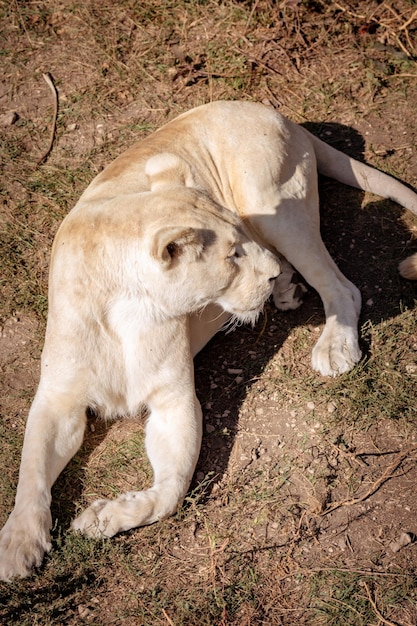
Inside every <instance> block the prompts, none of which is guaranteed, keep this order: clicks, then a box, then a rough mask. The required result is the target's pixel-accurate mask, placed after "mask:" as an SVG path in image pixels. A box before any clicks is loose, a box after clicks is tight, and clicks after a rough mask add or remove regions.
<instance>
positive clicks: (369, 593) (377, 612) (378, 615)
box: [363, 581, 397, 626]
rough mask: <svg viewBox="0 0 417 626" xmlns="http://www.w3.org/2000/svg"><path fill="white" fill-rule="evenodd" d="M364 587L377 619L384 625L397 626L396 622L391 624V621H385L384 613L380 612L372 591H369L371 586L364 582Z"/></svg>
mask: <svg viewBox="0 0 417 626" xmlns="http://www.w3.org/2000/svg"><path fill="white" fill-rule="evenodd" d="M363 586H364V587H365V589H366V593H367V594H368V598H369V602H370V603H371V606H372V608H373V610H374V613H375V615H376V616H377V618H378V619H379V621H380V622H382V623H383V624H386V626H397V625H396V624H394V622H390V621H389V620H387V619H385V617H384V616H383V615H382V613H381V612H380V611H379V609H378V607H377V605H376V602H375V600H374V599H373V597H372V594H371V591H370V589H369V586H368V585H367V584H366V582H365V581H363Z"/></svg>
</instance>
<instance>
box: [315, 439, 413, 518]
mask: <svg viewBox="0 0 417 626" xmlns="http://www.w3.org/2000/svg"><path fill="white" fill-rule="evenodd" d="M415 450H417V446H413V447H412V448H410V449H408V450H407V451H406V452H403V453H402V454H401V455H400V456H399V458H398V459H397V460H396V461H395V462H394V463H392V464H391V465H389V466H388V467H387V469H386V470H385V471H384V473H383V474H382V476H380V477H379V478H378V480H376V481H375V482H374V483H373V485H372V487H371V488H370V489H368V491H367V492H366V493H365V494H364V495H363V496H360V497H358V498H351V499H349V500H340V501H339V502H333V504H331V505H330V506H328V507H327V509H325V510H324V511H323V512H322V513H320V515H322V516H324V515H328V514H329V513H332V512H333V511H335V510H336V509H339V508H340V507H342V506H352V505H354V504H358V503H359V502H364V500H367V499H368V498H370V497H371V496H372V495H373V494H374V493H376V492H377V491H378V489H379V488H380V487H381V486H382V485H383V484H384V483H385V482H387V480H390V479H391V478H394V477H395V472H396V470H397V469H398V468H399V467H400V465H401V464H402V462H403V461H404V460H405V459H406V458H407V457H408V456H409V455H410V454H411V453H412V452H414V451H415Z"/></svg>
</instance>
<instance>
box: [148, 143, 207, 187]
mask: <svg viewBox="0 0 417 626" xmlns="http://www.w3.org/2000/svg"><path fill="white" fill-rule="evenodd" d="M145 173H146V175H147V176H148V178H149V181H150V184H151V191H156V190H157V189H163V188H166V187H178V185H181V186H184V187H195V184H194V179H193V175H192V173H191V168H190V166H189V165H188V163H187V162H186V161H184V159H181V157H179V156H177V155H176V154H172V153H171V152H161V154H156V155H155V156H153V157H151V158H150V159H148V160H147V162H146V165H145Z"/></svg>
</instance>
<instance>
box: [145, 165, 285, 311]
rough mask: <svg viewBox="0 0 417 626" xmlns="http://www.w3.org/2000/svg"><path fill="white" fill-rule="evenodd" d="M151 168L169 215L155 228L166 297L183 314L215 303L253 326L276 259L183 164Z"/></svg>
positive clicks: (156, 198)
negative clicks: (173, 300) (204, 188)
mask: <svg viewBox="0 0 417 626" xmlns="http://www.w3.org/2000/svg"><path fill="white" fill-rule="evenodd" d="M145 169H146V173H147V175H148V177H149V179H150V186H151V195H152V202H156V203H157V204H158V205H159V206H161V207H164V209H165V211H166V212H167V218H166V225H164V226H162V225H161V226H158V225H156V226H155V225H154V226H153V227H152V252H151V256H152V257H153V259H155V260H156V261H157V263H158V264H159V271H161V275H160V282H159V285H162V284H164V285H165V286H166V290H167V291H166V292H165V293H168V291H171V290H175V294H174V295H173V297H174V298H175V300H176V308H177V307H178V308H177V311H178V313H180V310H182V312H185V311H186V312H187V313H189V312H192V311H195V310H198V309H200V308H202V307H204V306H205V305H207V304H208V303H209V302H215V303H216V304H219V305H220V306H221V307H222V308H223V309H224V310H225V311H227V312H229V313H231V314H232V316H233V317H234V318H235V319H236V320H238V321H240V322H252V323H253V322H254V321H255V320H256V318H257V316H258V314H259V312H260V310H261V309H262V307H263V304H264V302H265V300H266V299H267V298H268V297H269V295H270V294H271V291H272V288H273V284H274V280H275V278H276V277H277V276H278V274H279V272H280V267H279V264H278V261H277V259H276V257H275V256H274V255H273V254H272V253H271V252H269V251H268V250H266V249H265V248H263V247H262V246H260V245H258V244H257V243H255V242H254V241H253V240H252V239H251V238H250V237H249V236H248V235H247V234H246V233H245V229H244V226H243V224H242V222H241V220H240V219H239V218H238V217H237V216H236V215H235V214H234V213H232V212H231V211H229V210H228V209H225V208H224V207H221V206H220V205H218V204H217V203H216V202H214V201H213V200H212V199H211V198H209V197H208V196H207V194H206V192H205V191H203V190H201V189H198V188H197V187H195V185H194V181H193V177H192V172H191V168H190V167H189V165H188V164H187V163H185V162H184V161H183V160H182V159H180V158H179V157H177V156H176V155H172V154H161V155H156V156H154V157H152V158H151V159H149V161H148V162H147V164H146V168H145ZM155 295H156V294H155ZM171 306H172V302H171Z"/></svg>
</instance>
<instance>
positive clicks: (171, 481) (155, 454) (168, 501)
mask: <svg viewBox="0 0 417 626" xmlns="http://www.w3.org/2000/svg"><path fill="white" fill-rule="evenodd" d="M158 404H159V403H158ZM167 404H168V406H167ZM163 405H165V406H163ZM150 408H151V414H150V417H149V420H148V423H147V427H146V451H147V454H148V457H149V461H150V462H151V465H152V468H153V471H154V484H153V486H152V487H151V488H150V489H147V490H146V491H131V492H127V493H124V494H122V495H121V496H119V497H118V498H116V499H115V500H97V501H96V502H94V503H93V504H92V505H91V506H90V507H88V509H86V510H85V511H84V512H83V513H81V515H80V516H79V517H77V518H76V519H75V520H74V522H73V524H72V526H73V529H74V530H78V531H80V532H82V533H84V534H85V535H87V536H89V537H97V538H98V537H113V535H116V534H117V533H119V532H122V531H126V530H129V529H131V528H136V527H138V526H145V525H148V524H152V523H154V522H156V521H158V520H160V519H163V518H165V517H168V516H169V515H172V514H173V513H175V511H176V509H177V507H178V504H180V503H181V502H182V500H183V498H184V496H185V494H186V492H187V489H188V487H189V485H190V482H191V478H192V476H193V473H194V469H195V465H196V463H197V458H198V454H199V451H200V445H201V428H202V426H201V423H202V414H201V408H200V404H199V402H198V400H197V398H196V397H195V394H194V397H193V399H192V401H191V402H190V403H188V406H187V405H186V404H184V401H183V398H182V397H181V392H179V393H178V392H177V393H173V394H172V397H171V398H170V401H169V402H168V403H167V402H164V403H163V404H160V406H157V405H156V403H153V406H151V407H150Z"/></svg>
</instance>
